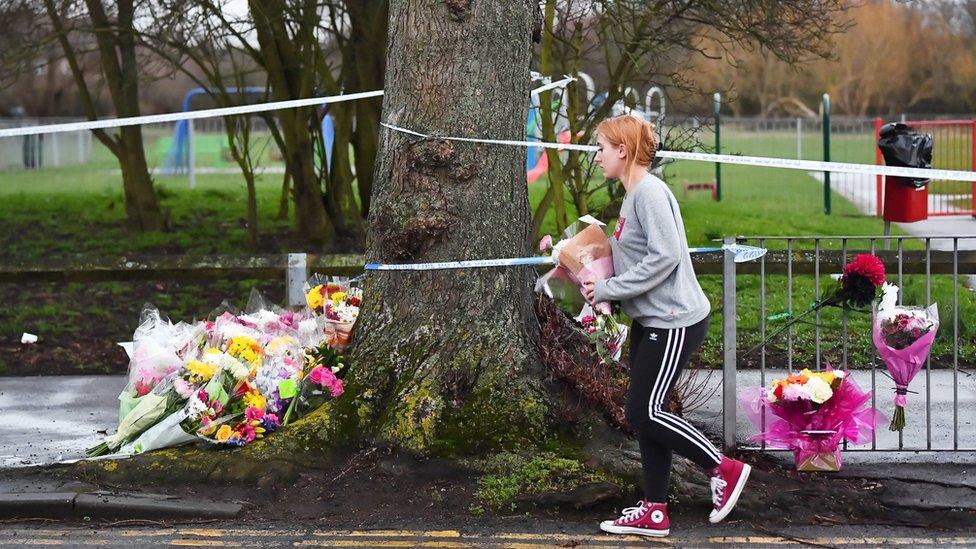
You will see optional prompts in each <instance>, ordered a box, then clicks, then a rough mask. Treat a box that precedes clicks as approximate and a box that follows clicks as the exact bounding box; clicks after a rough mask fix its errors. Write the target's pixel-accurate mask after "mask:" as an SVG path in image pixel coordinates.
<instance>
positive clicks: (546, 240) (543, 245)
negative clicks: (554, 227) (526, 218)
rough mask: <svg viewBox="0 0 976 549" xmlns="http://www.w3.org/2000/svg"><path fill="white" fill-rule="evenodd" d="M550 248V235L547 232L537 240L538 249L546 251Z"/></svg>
mask: <svg viewBox="0 0 976 549" xmlns="http://www.w3.org/2000/svg"><path fill="white" fill-rule="evenodd" d="M551 249H552V236H551V235H548V234H547V235H546V236H544V237H542V240H540V241H539V251H540V252H547V251H549V250H551Z"/></svg>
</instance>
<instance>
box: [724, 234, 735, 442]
mask: <svg viewBox="0 0 976 549" xmlns="http://www.w3.org/2000/svg"><path fill="white" fill-rule="evenodd" d="M725 244H735V238H734V237H726V238H725ZM735 316H736V311H735V254H734V253H732V252H731V251H729V250H725V257H724V261H723V266H722V352H723V361H722V444H723V446H724V447H725V449H726V450H731V449H733V448H735V446H736V442H735V430H736V429H735V425H736V424H735V411H736V409H735V406H736V383H735V382H736V378H735V376H736V356H735V347H736V333H735V332H736V324H735Z"/></svg>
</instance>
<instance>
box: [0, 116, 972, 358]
mask: <svg viewBox="0 0 976 549" xmlns="http://www.w3.org/2000/svg"><path fill="white" fill-rule="evenodd" d="M735 139H739V140H740V141H741V142H742V146H740V147H739V148H738V149H736V148H734V147H733V148H730V147H732V146H731V145H730V146H729V147H724V146H723V152H741V153H743V154H770V155H773V154H775V155H781V156H789V152H790V151H789V149H790V147H795V142H792V143H786V144H783V143H781V141H782V140H775V139H768V138H766V137H763V138H752V137H750V136H745V137H740V138H735V136H734V135H733V136H731V137H730V142H732V143H735V142H736V141H735ZM804 146H805V147H806V143H804ZM806 150H807V149H804V151H805V154H804V157H806V156H807V155H806ZM793 153H794V156H795V150H793ZM842 160H855V159H842ZM101 166H102V167H99V168H97V169H89V168H61V169H46V170H43V171H40V172H13V173H4V174H0V224H2V227H3V229H4V230H3V232H2V234H3V236H2V237H0V238H3V249H4V250H5V251H6V252H7V254H6V257H5V259H4V261H5V262H8V263H28V264H29V263H31V262H33V261H37V260H41V259H44V260H56V259H58V258H65V257H71V256H75V255H78V254H85V255H89V256H95V257H99V256H104V257H113V256H119V255H125V254H150V255H151V254H248V253H251V251H250V250H248V249H247V246H246V241H247V239H246V228H245V225H244V219H245V216H246V190H245V187H244V184H243V181H242V180H241V178H240V176H238V175H233V174H228V175H214V174H201V175H199V176H198V178H197V187H196V188H195V189H192V190H191V189H189V188H188V184H187V179H186V178H185V177H164V176H157V177H156V182H157V188H158V191H159V195H160V202H161V205H162V207H163V208H165V209H166V210H167V211H168V212H169V214H170V216H171V219H172V224H173V227H174V230H173V231H172V232H169V233H149V234H143V233H134V232H131V231H129V230H127V229H126V228H125V227H124V223H123V221H124V208H123V203H122V193H121V178H120V176H119V175H118V173H117V172H116V171H114V170H113V169H112V167H111V166H110V165H107V163H103V164H101ZM714 169H715V168H714V165H712V164H700V163H691V162H678V163H675V164H672V165H670V166H668V167H667V168H666V172H665V174H666V179H667V181H668V183H669V184H670V185H671V188H672V189H673V190H674V192H675V194H676V195H677V196H678V199H679V201H680V202H681V205H682V213H683V216H684V220H685V225H686V230H687V233H688V240H689V243H690V244H691V245H693V246H702V245H705V246H707V245H710V244H712V243H713V241H714V240H716V239H720V238H722V237H724V236H728V235H765V236H776V235H821V236H838V235H862V236H869V235H880V234H881V230H882V225H881V221H880V220H878V219H876V218H873V217H868V216H863V215H860V214H858V212H857V211H856V210H855V208H854V206H853V205H852V204H850V203H849V202H848V201H846V200H845V199H843V197H841V196H840V195H838V194H837V193H834V194H833V195H832V203H833V211H832V214H831V215H829V216H828V215H825V214H824V213H823V187H822V185H821V184H820V183H818V182H817V181H816V180H814V179H813V178H812V177H810V176H809V175H808V174H806V173H803V172H797V171H791V170H776V169H761V168H748V167H739V166H724V167H723V174H722V200H721V202H714V201H712V200H711V197H710V196H709V194H708V193H704V192H694V193H691V195H689V196H687V197H685V196H684V195H683V193H682V190H681V189H682V183H683V182H684V181H685V180H686V179H687V180H688V181H692V182H699V181H710V180H712V179H713V178H714ZM280 184H281V176H280V175H274V174H269V175H264V176H259V178H258V182H257V193H258V208H259V226H260V229H261V232H262V239H261V243H260V246H259V250H258V252H259V253H281V252H286V251H295V250H299V249H302V245H301V244H300V242H299V239H297V238H295V235H294V234H293V232H292V223H291V221H290V220H284V221H281V220H278V219H277V213H278V201H279V198H280ZM545 186H546V180H545V179H542V180H540V181H538V182H536V183H534V184H532V185H530V186H529V196H530V202H531V203H532V204H536V203H537V202H538V200H539V199H540V198H541V196H542V193H544V192H545ZM600 200H601V197H600V194H597V195H596V196H595V202H596V205H597V206H599V205H600ZM603 200H604V201H605V200H606V199H605V195H603ZM570 208H571V204H570ZM605 221H607V222H608V223H610V224H612V223H613V222H614V220H612V219H607V220H605ZM554 228H555V226H554V220H553V215H552V213H550V215H549V216H548V217H547V220H546V225H545V226H544V229H545V230H544V232H554ZM767 245H768V246H769V247H775V246H779V245H782V244H781V243H777V242H768V243H767ZM858 246H860V247H862V248H863V247H866V246H867V242H865V241H860V242H852V244H851V250H854V249H856V248H857V247H858ZM830 247H834V248H836V247H839V241H832V242H826V243H825V244H824V248H830ZM907 247H909V248H913V247H918V245H917V244H909V245H907ZM826 276H827V270H826V267H825V278H824V279H823V280H822V282H821V286H822V287H823V288H825V287H827V286H828V285H829V284H831V281H830V280H829V279H828V278H826ZM918 278H919V279H921V277H918ZM701 279H702V285H703V288H704V289H705V291H706V293H707V294H708V295H709V298H710V300H711V301H712V304H713V309H714V310H715V313H716V314H715V316H714V317H713V323H712V327H711V330H710V334H709V338H708V341H707V342H706V345H705V348H704V352H703V362H704V363H705V364H709V365H712V366H715V365H719V364H721V337H720V336H721V321H720V318H721V317H720V312H721V311H720V305H721V280H720V277H715V276H702V277H701ZM923 283H924V281H921V280H919V281H913V280H911V278H910V279H909V281H908V282H907V284H906V286H907V287H908V289H907V291H906V296H905V297H906V302H911V303H921V302H922V301H924V287H923V286H922V284H923ZM812 286H813V282H812V279H811V278H810V277H805V278H804V277H798V278H797V279H795V280H794V298H793V299H794V302H793V303H794V307H793V308H794V310H802V309H804V308H806V306H808V305H809V303H810V302H811V301H812V299H813V288H812ZM252 287H258V288H259V289H261V290H262V291H264V292H266V293H267V294H268V296H269V297H270V298H271V299H272V300H275V301H278V302H281V301H283V299H284V289H283V284H282V283H281V282H278V281H274V282H268V281H264V282H259V281H249V280H226V281H212V282H207V283H177V282H172V281H158V282H125V283H121V282H113V283H101V284H90V285H77V284H74V285H62V286H59V285H54V284H34V285H29V286H27V285H25V286H13V285H3V286H0V293H2V296H3V299H4V301H5V307H4V309H3V311H2V313H0V356H2V358H0V374H2V373H3V372H4V370H6V371H7V372H8V373H22V372H24V368H23V367H22V366H18V365H19V364H21V363H27V364H29V365H30V367H31V368H34V369H35V370H31V371H44V372H60V371H69V372H70V371H75V372H76V371H78V370H79V369H80V370H82V371H86V372H88V371H90V372H102V371H119V368H124V361H120V360H119V357H118V356H117V349H114V342H115V341H124V340H128V339H129V338H130V337H131V334H132V330H133V329H134V327H135V326H136V324H137V321H138V316H139V312H140V311H141V309H142V305H143V303H146V302H150V303H153V304H155V305H157V306H159V307H160V308H161V309H162V310H163V311H164V313H168V314H169V315H170V316H171V317H172V318H173V319H174V320H178V319H187V320H189V319H193V318H201V317H203V316H206V315H207V314H209V313H210V312H211V311H213V310H214V309H215V308H217V307H219V306H220V305H221V302H222V301H224V300H225V299H227V300H229V301H230V302H231V305H233V306H238V307H240V306H243V305H244V304H245V303H246V300H247V296H248V294H249V291H250V289H251V288H252ZM737 287H738V292H739V293H738V299H739V311H738V317H739V328H740V340H739V348H740V351H743V352H744V351H745V350H747V349H748V348H750V347H752V346H753V345H754V344H755V343H757V342H758V341H759V318H760V317H761V315H760V313H759V304H758V301H759V297H758V295H759V292H758V288H759V280H758V277H756V276H740V277H739V278H738V280H737ZM952 289H953V284H952V281H951V280H947V277H935V278H934V279H933V287H932V295H933V298H934V299H935V300H936V301H938V302H939V303H940V312H941V314H942V317H943V321H944V326H945V327H944V329H943V330H942V331H941V332H940V336H939V339H938V341H937V343H936V347H935V353H934V354H935V356H936V359H937V360H936V366H939V365H946V364H949V363H951V351H952V342H951V333H952V330H951V327H952V324H951V319H952V311H951V309H950V305H951V303H952ZM959 296H960V315H959V318H960V325H959V334H960V342H961V356H960V359H961V361H962V363H963V364H971V363H974V362H976V357H974V352H973V349H974V348H976V347H974V341H976V326H972V324H973V323H972V320H971V319H974V318H976V304H974V301H973V295H972V293H971V292H970V291H969V290H967V289H965V288H964V287H963V288H961V289H960V293H959ZM786 309H787V296H786V291H785V281H784V280H782V277H778V278H777V277H769V278H768V279H767V297H766V315H767V316H768V315H771V314H774V313H776V312H780V311H784V310H786ZM837 314H838V313H837V312H836V311H827V312H826V313H825V314H824V323H825V324H827V327H825V328H824V329H823V334H824V336H823V349H824V357H825V358H827V359H830V360H832V361H834V362H839V359H840V356H841V353H842V346H841V340H840V329H839V328H838V326H839V322H840V321H839V317H838V316H837ZM867 326H868V324H867V319H866V317H864V316H863V315H852V316H851V319H850V322H849V333H850V334H851V343H850V349H849V358H850V361H849V362H850V364H851V365H864V364H867V363H868V362H869V361H870V359H871V356H872V354H871V352H870V347H869V346H870V343H869V341H868V337H867V333H868V332H867ZM773 328H774V326H773V325H770V327H769V328H768V329H767V331H771V330H772V329H773ZM24 331H28V332H31V333H37V334H39V335H41V336H42V344H45V345H52V344H53V345H55V346H59V348H64V347H65V346H67V345H68V343H70V342H72V341H77V342H81V343H83V345H81V346H82V347H86V348H87V347H90V348H92V349H96V350H98V353H91V354H85V353H86V352H87V349H82V350H76V351H75V352H76V353H79V355H77V356H82V357H88V358H82V359H78V360H80V362H84V364H82V365H81V366H83V367H82V368H72V367H70V364H69V363H70V362H71V361H72V360H73V359H72V358H71V357H73V356H76V355H72V354H70V353H67V354H61V355H56V356H55V357H54V358H52V359H48V358H45V357H43V356H41V355H43V353H40V352H38V351H34V350H30V351H22V350H20V347H19V338H20V334H21V333H22V332H24ZM794 335H795V337H794V339H793V341H794V351H795V353H796V355H797V356H796V358H794V364H807V365H812V363H811V362H810V361H811V360H812V357H813V330H812V329H811V328H809V327H807V326H799V327H797V329H796V330H795V332H794ZM785 345H786V339H785V338H780V339H779V342H778V343H777V344H775V345H774V347H771V350H770V357H771V359H770V360H771V361H772V362H770V364H772V363H774V362H776V361H779V362H780V363H782V361H783V360H785V357H784V354H783V352H782V349H785V348H786V347H785ZM12 349H17V350H18V351H17V352H19V353H20V354H19V355H13V354H12V352H6V353H5V352H3V351H5V350H7V351H10V350H12ZM25 352H26V353H34V354H35V355H37V356H34V358H33V359H30V360H28V359H27V357H25V356H24V354H25ZM112 353H116V354H112ZM946 353H949V355H948V357H949V358H948V360H947V359H946ZM757 356H758V355H757ZM755 360H757V359H756V358H755V357H751V358H746V359H744V360H743V362H745V363H754V362H755ZM25 361H26V362H25ZM86 361H87V362H86ZM103 362H108V364H104V363H103ZM64 368H67V370H64ZM86 368H88V369H86Z"/></svg>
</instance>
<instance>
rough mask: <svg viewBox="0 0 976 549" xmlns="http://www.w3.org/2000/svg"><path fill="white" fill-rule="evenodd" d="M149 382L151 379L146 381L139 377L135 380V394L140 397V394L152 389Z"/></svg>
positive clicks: (144, 394) (145, 393) (146, 393)
mask: <svg viewBox="0 0 976 549" xmlns="http://www.w3.org/2000/svg"><path fill="white" fill-rule="evenodd" d="M151 383H153V381H152V380H150V381H148V382H146V381H145V380H142V379H140V380H139V381H137V382H136V396H137V397H141V396H146V395H148V394H149V391H151V390H152V385H150V384H151Z"/></svg>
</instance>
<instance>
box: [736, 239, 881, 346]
mask: <svg viewBox="0 0 976 549" xmlns="http://www.w3.org/2000/svg"><path fill="white" fill-rule="evenodd" d="M884 281H885V266H884V263H882V262H881V260H880V259H878V257H877V256H875V255H873V254H859V255H857V256H855V257H854V259H853V260H851V262H850V263H848V264H847V265H845V266H844V273H843V274H841V275H840V276H839V277H837V284H836V285H835V286H834V287H832V288H829V289H828V290H827V291H826V292H824V295H823V296H821V297H820V299H818V300H817V301H815V302H814V303H813V304H812V305H810V307H809V308H808V309H807V310H805V311H803V312H802V313H800V314H798V315H797V314H793V312H792V311H787V312H783V313H778V314H775V315H772V316H770V317H769V320H771V321H778V320H784V319H785V320H786V324H784V325H783V326H781V327H780V328H779V329H778V330H776V331H775V332H773V333H772V334H770V335H769V336H768V337H766V339H764V340H763V341H762V342H761V343H759V344H758V345H756V346H755V347H753V348H752V349H749V351H747V352H746V354H745V356H748V355H750V354H752V353H753V352H754V351H756V350H757V349H759V348H760V347H763V346H764V345H766V344H767V343H769V342H770V341H772V340H773V339H774V338H776V337H777V336H778V335H780V334H781V333H783V332H784V331H786V330H787V328H789V327H790V326H792V325H794V324H796V323H797V322H799V321H801V320H803V319H804V318H805V317H807V316H809V315H810V314H812V313H814V312H815V311H818V310H820V309H823V308H824V307H840V308H842V309H845V310H848V311H864V312H868V311H867V309H866V307H868V306H869V305H870V304H871V303H872V302H873V301H874V300H875V298H876V297H877V296H878V290H879V289H880V288H881V285H882V284H884Z"/></svg>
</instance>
